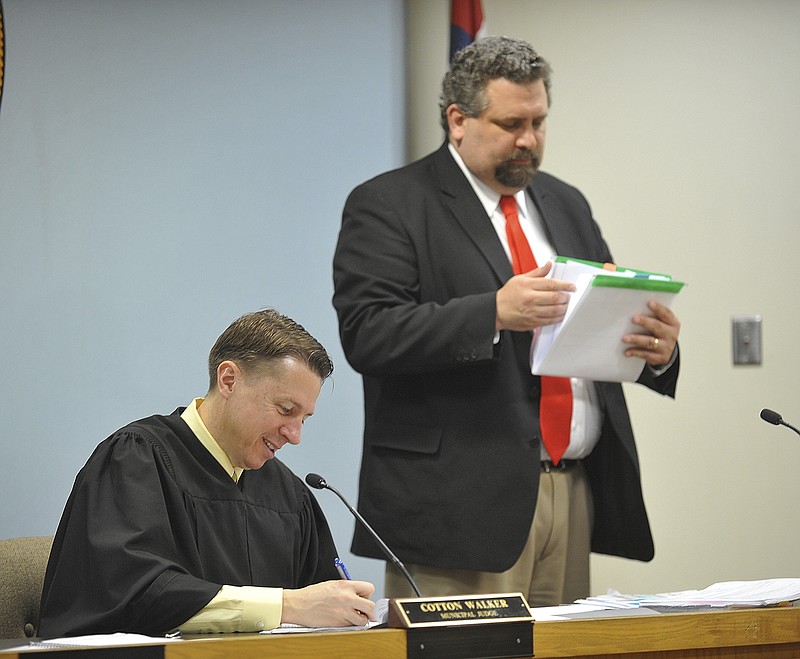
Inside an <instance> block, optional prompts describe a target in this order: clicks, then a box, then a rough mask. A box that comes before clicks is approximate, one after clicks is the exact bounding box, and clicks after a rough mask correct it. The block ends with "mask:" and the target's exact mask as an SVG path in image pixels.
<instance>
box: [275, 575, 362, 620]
mask: <svg viewBox="0 0 800 659" xmlns="http://www.w3.org/2000/svg"><path fill="white" fill-rule="evenodd" d="M373 592H375V586H373V585H372V584H371V583H369V582H368V581H347V580H345V579H341V580H337V581H323V582H322V583H317V584H312V585H310V586H306V587H305V588H298V589H295V590H291V589H288V588H285V589H284V590H283V613H282V615H281V622H289V623H293V624H295V625H302V626H303V627H348V626H350V625H358V626H362V625H365V624H366V623H367V621H368V620H375V619H376V618H375V602H373V601H372V600H370V599H369V597H370V596H371V595H372V593H373Z"/></svg>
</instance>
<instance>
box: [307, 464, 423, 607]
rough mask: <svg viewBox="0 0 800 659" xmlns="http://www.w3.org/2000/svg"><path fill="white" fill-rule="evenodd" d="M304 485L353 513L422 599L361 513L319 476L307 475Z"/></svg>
mask: <svg viewBox="0 0 800 659" xmlns="http://www.w3.org/2000/svg"><path fill="white" fill-rule="evenodd" d="M306 483H307V484H308V485H309V486H311V487H313V488H314V489H315V490H330V491H331V492H333V493H334V494H335V495H336V496H337V497H339V498H340V499H341V500H342V503H344V505H345V506H347V509H348V510H349V511H350V512H351V513H353V517H355V518H356V519H357V520H358V521H359V522H361V525H362V526H363V527H364V528H365V529H367V531H369V533H370V535H371V536H372V537H373V538H374V540H375V542H377V543H378V546H379V547H380V548H381V550H382V551H383V553H384V554H386V558H388V559H389V560H390V561H391V562H392V565H394V566H395V567H396V568H397V569H398V570H400V572H401V573H402V574H403V576H404V577H405V578H406V579H408V583H410V584H411V587H412V588H413V589H414V592H415V593H416V594H417V597H422V595H421V594H420V592H419V588H417V584H416V583H414V579H413V578H412V576H411V574H409V572H408V570H406V566H405V565H403V563H402V562H401V561H400V559H399V558H397V556H395V555H394V553H392V550H391V549H389V547H387V545H386V543H385V542H384V541H383V540H381V538H380V536H379V535H378V534H377V533H376V532H375V531H374V530H373V528H372V527H371V526H370V525H369V524H367V520H365V519H364V518H363V517H362V516H361V513H359V512H358V511H357V510H356V509H355V508H353V506H351V505H350V504H349V503H348V501H347V499H345V498H344V497H343V496H342V494H341V492H339V490H337V489H336V488H335V487H331V486H330V485H328V482H327V481H326V480H325V479H324V478H323V477H322V476H320V475H319V474H307V475H306Z"/></svg>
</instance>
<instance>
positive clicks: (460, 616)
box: [389, 593, 533, 629]
mask: <svg viewBox="0 0 800 659" xmlns="http://www.w3.org/2000/svg"><path fill="white" fill-rule="evenodd" d="M493 622H533V615H532V614H531V610H530V608H528V603H527V602H526V601H525V598H524V597H523V596H522V593H501V594H498V595H483V594H481V595H458V596H452V597H429V598H423V597H413V598H401V599H392V600H390V602H389V627H399V628H404V629H413V628H417V627H442V626H445V625H447V626H450V625H470V624H486V623H493Z"/></svg>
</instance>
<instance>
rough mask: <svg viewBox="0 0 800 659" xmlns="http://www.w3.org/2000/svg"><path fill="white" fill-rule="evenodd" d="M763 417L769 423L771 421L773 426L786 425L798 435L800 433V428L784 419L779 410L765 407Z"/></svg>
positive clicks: (762, 411) (762, 412)
mask: <svg viewBox="0 0 800 659" xmlns="http://www.w3.org/2000/svg"><path fill="white" fill-rule="evenodd" d="M761 418H762V419H764V421H766V422H767V423H771V424H772V425H773V426H786V427H787V428H791V429H792V430H794V431H795V432H796V433H797V434H798V435H800V430H798V429H797V428H795V427H794V426H793V425H792V424H791V423H786V421H784V420H783V417H781V415H780V414H778V413H777V412H773V411H772V410H768V409H766V408H765V409H763V410H761Z"/></svg>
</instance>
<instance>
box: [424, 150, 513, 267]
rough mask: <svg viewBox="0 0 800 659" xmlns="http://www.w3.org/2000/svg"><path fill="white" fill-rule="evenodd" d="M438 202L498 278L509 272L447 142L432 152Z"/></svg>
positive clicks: (487, 223) (502, 253)
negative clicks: (437, 180)
mask: <svg viewBox="0 0 800 659" xmlns="http://www.w3.org/2000/svg"><path fill="white" fill-rule="evenodd" d="M434 167H435V170H436V172H437V174H438V177H439V189H440V190H441V194H442V203H443V205H444V207H445V208H446V209H448V211H449V212H450V214H451V215H452V216H453V218H454V219H455V221H456V222H457V223H458V224H459V225H460V226H461V228H462V229H463V231H464V233H465V234H466V235H467V236H468V237H469V239H470V240H471V241H472V242H473V243H474V244H475V247H476V248H477V249H478V250H479V251H480V252H481V253H482V254H483V256H484V257H485V258H486V261H487V262H488V263H489V265H491V267H492V269H493V270H494V272H495V274H496V275H497V278H498V280H499V281H500V282H505V281H506V280H508V279H509V278H510V277H511V276H512V274H513V273H512V271H511V264H510V263H509V261H508V257H507V256H506V253H505V252H504V251H503V246H502V245H501V244H500V241H499V240H498V238H497V233H496V232H495V230H494V227H493V226H492V222H491V220H490V219H489V218H488V217H487V215H486V211H485V209H484V208H483V205H482V204H481V202H480V201H479V199H478V197H477V195H476V194H475V191H474V190H473V189H472V186H470V184H469V181H467V179H466V177H465V176H464V173H463V172H462V171H461V170H460V169H459V167H458V165H457V164H456V162H455V160H453V156H452V155H450V152H449V150H448V148H447V142H445V143H444V145H443V146H442V147H441V148H440V149H439V150H438V151H437V152H436V153H435V154H434Z"/></svg>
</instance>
